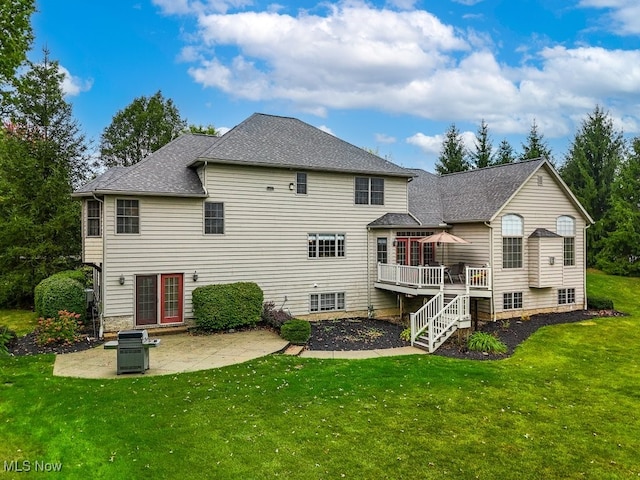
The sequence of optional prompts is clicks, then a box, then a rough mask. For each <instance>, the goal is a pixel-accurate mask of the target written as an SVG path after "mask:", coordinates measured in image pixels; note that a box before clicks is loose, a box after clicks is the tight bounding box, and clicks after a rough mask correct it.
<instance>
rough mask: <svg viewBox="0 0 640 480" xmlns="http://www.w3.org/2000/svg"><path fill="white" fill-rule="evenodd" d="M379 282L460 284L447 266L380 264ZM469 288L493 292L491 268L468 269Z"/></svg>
mask: <svg viewBox="0 0 640 480" xmlns="http://www.w3.org/2000/svg"><path fill="white" fill-rule="evenodd" d="M378 281H379V282H383V283H393V284H396V285H402V286H407V287H416V288H428V287H439V288H444V286H445V283H449V282H451V283H458V285H459V284H460V283H459V279H458V278H453V276H451V277H450V276H449V274H448V273H447V269H446V267H445V266H437V267H427V266H424V267H423V266H410V265H394V264H389V263H378ZM462 285H465V286H466V287H468V288H473V289H485V290H491V267H466V268H465V275H464V282H463V283H462Z"/></svg>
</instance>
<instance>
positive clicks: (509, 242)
mask: <svg viewBox="0 0 640 480" xmlns="http://www.w3.org/2000/svg"><path fill="white" fill-rule="evenodd" d="M516 220H517V223H516ZM523 237H524V219H523V218H522V216H520V215H518V214H516V213H508V214H507V215H504V216H503V217H502V268H504V269H514V268H522V267H523V265H524V245H523V243H524V242H523ZM505 241H506V242H505ZM514 245H515V246H517V247H518V249H519V250H520V255H519V257H518V258H517V259H516V257H515V254H514V252H513V250H514ZM506 249H508V250H509V251H505V250H506ZM506 260H509V261H506ZM515 260H519V261H517V262H515Z"/></svg>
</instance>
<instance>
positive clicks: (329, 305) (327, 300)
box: [309, 292, 345, 312]
mask: <svg viewBox="0 0 640 480" xmlns="http://www.w3.org/2000/svg"><path fill="white" fill-rule="evenodd" d="M344 309H345V303H344V292H335V293H313V294H311V296H310V297H309V311H310V312H331V311H333V310H344Z"/></svg>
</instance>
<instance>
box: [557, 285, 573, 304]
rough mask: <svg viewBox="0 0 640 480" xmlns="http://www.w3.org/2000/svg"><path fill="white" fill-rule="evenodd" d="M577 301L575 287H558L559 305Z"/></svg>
mask: <svg viewBox="0 0 640 480" xmlns="http://www.w3.org/2000/svg"><path fill="white" fill-rule="evenodd" d="M575 303H576V289H575V288H559V289H558V305H573V304H575Z"/></svg>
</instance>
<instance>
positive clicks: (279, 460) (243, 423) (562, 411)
mask: <svg viewBox="0 0 640 480" xmlns="http://www.w3.org/2000/svg"><path fill="white" fill-rule="evenodd" d="M638 288H640V279H628V278H618V277H609V276H605V275H601V274H599V273H597V272H592V273H590V274H589V289H590V291H591V290H592V289H595V290H597V292H598V293H599V294H601V295H605V296H606V295H608V293H605V290H609V291H611V292H613V293H615V295H611V296H612V297H613V298H614V300H615V301H616V308H618V309H621V310H627V311H629V312H632V313H633V315H630V316H627V317H622V318H611V319H609V318H603V319H595V320H591V321H586V322H581V323H576V324H569V325H558V326H553V327H546V328H543V329H541V330H540V331H538V332H537V333H536V334H535V335H533V336H532V337H530V338H529V339H528V340H527V341H526V342H525V343H524V344H523V345H522V346H521V347H520V348H519V349H518V350H517V351H516V354H515V355H514V356H513V357H511V358H509V359H505V360H501V361H487V362H474V361H461V360H454V359H448V358H442V357H437V356H428V355H423V356H409V357H393V358H377V359H371V360H353V361H347V360H316V359H300V358H295V357H286V356H270V357H266V358H263V359H260V360H257V361H252V362H249V363H245V364H241V365H236V366H232V367H227V368H223V369H218V370H208V371H202V372H194V373H188V374H181V375H171V376H164V377H139V378H120V379H116V380H82V379H69V378H58V377H53V376H52V374H51V372H52V366H53V361H54V357H53V356H37V357H23V358H10V359H2V360H0V399H1V401H0V438H1V439H2V441H1V442H0V461H11V460H16V461H23V460H28V461H30V462H31V465H32V466H33V465H34V462H35V461H41V462H49V463H61V464H62V473H51V474H47V473H42V472H34V471H33V469H32V471H31V472H28V473H15V472H9V473H6V472H5V473H3V474H0V478H3V477H2V476H3V475H4V476H6V478H13V477H12V475H13V476H14V477H16V478H28V477H30V476H34V477H37V478H47V477H48V476H51V477H53V476H55V477H56V478H109V479H112V478H169V479H173V478H180V479H191V478H224V479H235V478H242V479H260V478H274V477H278V478H294V479H297V478H300V479H310V478H313V479H316V478H317V479H322V478H327V479H333V478H357V479H378V478H380V479H382V478H389V479H400V478H409V479H411V478H416V479H423V478H426V479H429V478H456V479H458V478H462V479H467V478H469V479H471V478H490V479H493V478H518V479H549V478H562V479H565V478H594V479H618V478H638V476H640V455H638V452H639V451H640V421H639V418H638V417H639V415H640V388H639V385H640V368H639V365H638V364H639V360H640V312H638V306H637V305H636V303H635V302H636V300H635V299H634V298H633V297H634V292H635V291H638ZM592 293H595V292H592ZM1 467H2V464H1V463H0V468H1Z"/></svg>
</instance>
